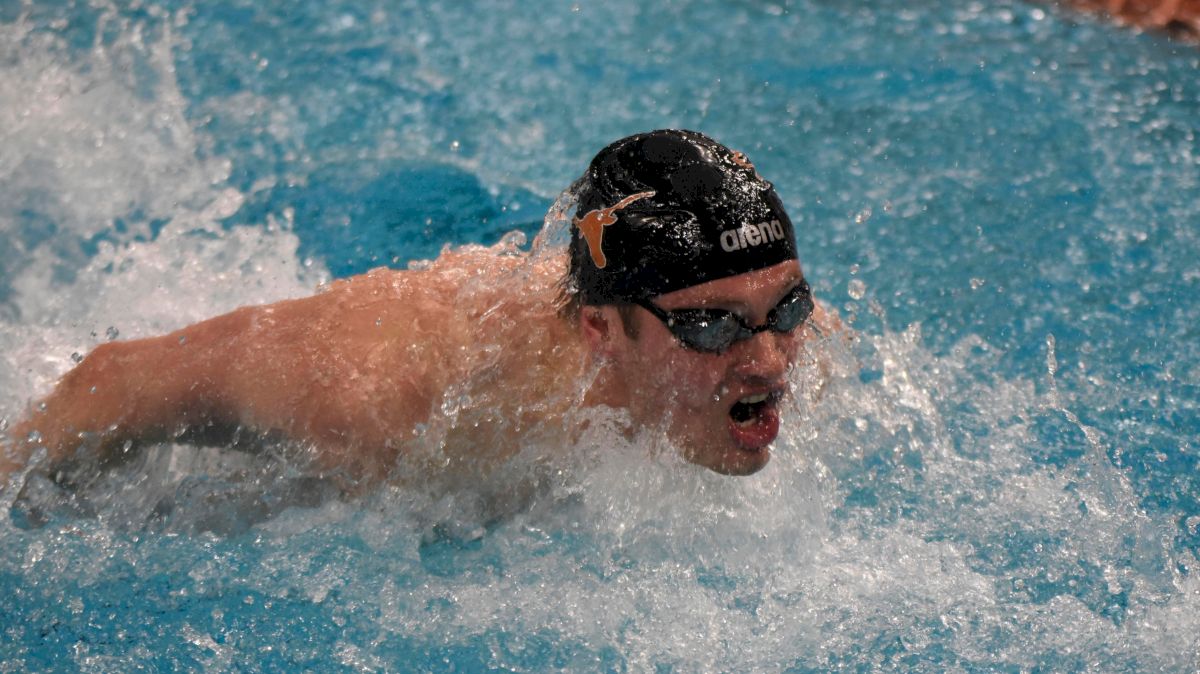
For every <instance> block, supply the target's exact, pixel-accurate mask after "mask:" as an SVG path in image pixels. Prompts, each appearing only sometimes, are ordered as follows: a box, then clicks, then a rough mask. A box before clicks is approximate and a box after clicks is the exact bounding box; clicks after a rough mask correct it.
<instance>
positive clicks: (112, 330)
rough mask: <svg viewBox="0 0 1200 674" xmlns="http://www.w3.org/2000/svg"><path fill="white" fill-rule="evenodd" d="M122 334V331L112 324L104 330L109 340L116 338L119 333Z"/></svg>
mask: <svg viewBox="0 0 1200 674" xmlns="http://www.w3.org/2000/svg"><path fill="white" fill-rule="evenodd" d="M120 334H121V331H120V330H118V329H116V328H115V327H113V326H111V325H110V326H108V329H107V330H105V331H104V337H105V338H106V339H108V340H109V341H112V340H114V339H116V338H117V335H120Z"/></svg>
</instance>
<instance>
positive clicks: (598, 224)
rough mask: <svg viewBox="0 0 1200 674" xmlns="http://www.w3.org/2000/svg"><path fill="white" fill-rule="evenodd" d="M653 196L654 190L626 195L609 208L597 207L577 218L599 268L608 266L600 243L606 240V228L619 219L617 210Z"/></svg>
mask: <svg viewBox="0 0 1200 674" xmlns="http://www.w3.org/2000/svg"><path fill="white" fill-rule="evenodd" d="M652 196H654V192H638V193H637V194H631V195H629V196H627V197H625V198H624V199H622V200H620V201H618V202H617V203H615V204H613V205H612V206H609V207H608V208H597V209H595V210H593V211H588V212H587V214H586V215H584V216H583V217H582V218H575V220H574V223H575V226H576V227H578V228H579V232H580V233H581V234H583V238H584V239H586V240H587V244H588V252H590V253H591V254H592V262H595V263H596V268H597V269H604V268H605V267H607V266H608V258H607V257H605V256H604V250H603V249H602V248H601V247H600V243H601V241H603V240H604V228H605V227H607V226H609V225H611V224H613V223H614V222H616V221H617V216H616V212H617V211H619V210H621V209H622V208H625V207H626V206H628V205H629V204H632V203H633V202H635V201H637V200H639V199H645V198H646V197H652Z"/></svg>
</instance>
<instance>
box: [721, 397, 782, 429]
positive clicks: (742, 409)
mask: <svg viewBox="0 0 1200 674" xmlns="http://www.w3.org/2000/svg"><path fill="white" fill-rule="evenodd" d="M778 397H779V396H778V394H774V393H758V394H755V395H752V396H746V397H745V398H742V399H741V400H739V401H737V402H736V403H734V404H733V407H732V408H730V410H729V416H730V418H732V419H733V421H734V423H736V424H738V425H742V426H744V425H747V424H751V423H753V422H754V420H755V419H757V418H758V417H759V416H761V414H762V412H763V410H765V409H766V408H767V406H769V405H772V404H774V402H775V400H776V399H778Z"/></svg>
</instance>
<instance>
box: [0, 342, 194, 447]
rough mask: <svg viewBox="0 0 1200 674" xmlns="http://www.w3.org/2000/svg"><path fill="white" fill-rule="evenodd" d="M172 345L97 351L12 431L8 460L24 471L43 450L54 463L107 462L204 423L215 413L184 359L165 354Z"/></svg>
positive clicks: (116, 346) (138, 345)
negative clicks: (132, 446) (76, 459)
mask: <svg viewBox="0 0 1200 674" xmlns="http://www.w3.org/2000/svg"><path fill="white" fill-rule="evenodd" d="M170 341H171V337H170V336H168V337H159V338H154V339H147V340H138V341H134V342H112V343H108V344H102V345H100V346H98V347H96V348H95V349H94V350H93V351H92V352H91V353H90V354H88V356H87V357H86V358H85V359H84V360H83V362H81V363H80V364H79V365H78V366H76V367H75V369H73V370H71V371H70V372H68V373H67V374H66V375H65V376H64V377H63V378H62V380H61V381H60V382H59V383H58V385H57V386H56V387H55V388H54V390H53V391H52V392H51V393H50V395H49V396H47V397H46V398H44V399H43V400H42V401H40V402H39V403H37V404H36V405H35V406H34V407H33V408H32V409H31V410H30V412H29V414H28V415H27V416H26V418H25V419H23V420H22V421H21V422H19V423H17V424H16V425H15V426H14V427H13V429H12V430H11V431H10V436H11V438H10V442H11V444H12V445H13V448H12V450H10V451H11V454H12V456H10V458H9V459H8V461H9V462H10V463H16V464H24V462H25V461H27V460H28V459H29V457H30V456H32V455H33V454H34V453H35V452H37V451H38V450H39V449H40V448H43V447H44V448H45V450H46V455H47V458H48V459H49V460H50V461H51V462H57V461H60V460H62V459H65V458H68V457H70V456H72V455H73V454H74V453H75V452H76V451H78V450H80V449H81V448H82V450H83V451H85V452H87V453H88V454H94V455H96V456H98V457H100V458H104V457H107V456H111V455H112V454H113V453H114V452H118V451H120V450H121V449H122V448H124V447H126V446H127V444H128V443H137V442H142V441H153V440H159V439H164V438H166V437H169V435H170V434H171V433H172V432H175V431H178V430H182V429H183V428H186V427H187V426H189V425H191V424H195V423H203V422H204V421H206V420H208V418H209V417H210V416H211V414H212V408H211V406H210V405H206V404H204V398H205V396H204V395H203V391H204V387H203V385H202V384H203V382H198V381H190V382H189V381H186V379H188V378H190V377H191V376H192V374H193V370H194V369H195V368H189V367H187V364H186V358H183V357H182V354H172V353H170V351H171V349H170V347H169V343H170ZM172 356H175V357H174V358H173V357H172ZM172 361H175V362H174V363H173V362H172ZM181 362H182V365H180V364H179V363H181ZM9 468H10V470H11V469H12V466H10V467H9ZM2 469H3V467H0V470H2Z"/></svg>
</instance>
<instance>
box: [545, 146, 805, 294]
mask: <svg viewBox="0 0 1200 674" xmlns="http://www.w3.org/2000/svg"><path fill="white" fill-rule="evenodd" d="M576 198H577V200H578V208H577V210H576V213H575V216H574V219H573V226H572V228H571V245H570V257H571V259H570V270H569V273H568V276H567V279H566V281H565V283H564V287H565V309H566V311H567V312H568V313H576V312H577V311H578V309H579V307H581V306H584V305H604V304H616V305H623V304H629V303H633V302H638V301H641V300H646V299H649V298H652V297H655V296H658V295H661V294H663V293H668V292H671V291H674V290H680V289H682V288H687V287H690V286H694V285H699V284H701V283H705V282H708V281H714V280H717V279H720V278H725V277H727V276H734V275H736V274H742V273H745V272H750V271H756V270H759V269H764V268H766V267H770V266H772V265H775V264H778V263H780V262H783V261H786V260H792V259H795V258H796V240H795V234H794V232H793V229H792V222H791V220H790V219H789V218H788V216H787V213H786V212H784V209H783V204H782V203H781V202H780V200H779V197H778V196H777V195H776V194H775V189H774V187H772V185H771V183H769V182H767V181H766V180H764V179H763V178H762V177H761V176H759V175H758V172H757V171H756V170H755V169H754V166H753V165H751V164H750V162H749V161H748V160H747V159H746V157H745V155H743V154H742V153H740V152H736V151H733V150H730V149H729V148H727V147H725V146H724V145H721V144H720V143H718V142H716V141H714V140H713V139H711V138H709V137H708V136H705V135H704V134H702V133H698V132H695V131H677V130H659V131H651V132H649V133H643V134H638V135H635V136H629V137H627V138H622V139H620V140H618V141H616V142H615V143H612V144H611V145H609V146H608V147H606V148H604V149H603V150H601V151H600V152H599V154H597V155H596V157H595V158H594V159H593V160H592V163H591V165H590V166H588V170H587V172H586V173H585V174H584V175H583V177H582V178H581V179H580V180H579V181H578V183H577V184H576Z"/></svg>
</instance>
